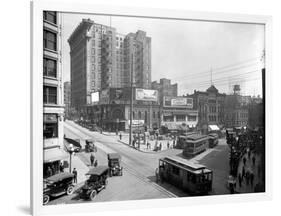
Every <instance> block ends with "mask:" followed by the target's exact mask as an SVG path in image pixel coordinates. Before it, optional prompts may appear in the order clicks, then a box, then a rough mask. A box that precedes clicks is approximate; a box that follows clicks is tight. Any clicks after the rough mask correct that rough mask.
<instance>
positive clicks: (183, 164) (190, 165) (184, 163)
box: [160, 156, 211, 174]
mask: <svg viewBox="0 0 281 216" xmlns="http://www.w3.org/2000/svg"><path fill="white" fill-rule="evenodd" d="M160 160H163V161H166V162H168V163H170V164H173V165H175V166H177V167H180V168H182V169H185V170H189V171H191V172H194V173H196V174H199V173H202V170H203V171H204V172H211V170H209V169H207V168H206V166H204V165H202V164H198V163H194V162H191V161H188V160H187V159H183V158H180V157H177V156H168V157H164V158H161V159H160Z"/></svg>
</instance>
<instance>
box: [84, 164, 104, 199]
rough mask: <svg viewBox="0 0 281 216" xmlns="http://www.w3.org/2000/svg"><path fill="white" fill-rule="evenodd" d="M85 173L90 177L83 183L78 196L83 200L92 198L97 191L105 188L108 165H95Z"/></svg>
mask: <svg viewBox="0 0 281 216" xmlns="http://www.w3.org/2000/svg"><path fill="white" fill-rule="evenodd" d="M86 175H89V176H90V177H89V178H88V180H87V181H86V182H85V184H84V185H83V187H82V189H81V191H80V194H79V196H80V198H81V199H85V200H91V201H92V200H94V198H95V197H96V195H97V193H99V192H100V191H101V190H103V189H105V188H106V186H107V184H108V180H107V177H108V167H107V166H97V167H94V168H92V169H90V170H89V172H88V173H86Z"/></svg>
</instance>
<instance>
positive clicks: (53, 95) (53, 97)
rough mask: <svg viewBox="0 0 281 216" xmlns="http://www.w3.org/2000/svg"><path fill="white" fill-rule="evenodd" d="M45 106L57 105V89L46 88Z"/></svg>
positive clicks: (44, 92)
mask: <svg viewBox="0 0 281 216" xmlns="http://www.w3.org/2000/svg"><path fill="white" fill-rule="evenodd" d="M43 102H44V104H57V88H56V87H50V86H44V89H43Z"/></svg>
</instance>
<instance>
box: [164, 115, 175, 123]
mask: <svg viewBox="0 0 281 216" xmlns="http://www.w3.org/2000/svg"><path fill="white" fill-rule="evenodd" d="M163 120H164V121H165V122H173V121H174V116H163Z"/></svg>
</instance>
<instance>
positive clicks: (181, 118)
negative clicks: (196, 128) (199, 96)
mask: <svg viewBox="0 0 281 216" xmlns="http://www.w3.org/2000/svg"><path fill="white" fill-rule="evenodd" d="M176 119H177V121H185V115H176Z"/></svg>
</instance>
